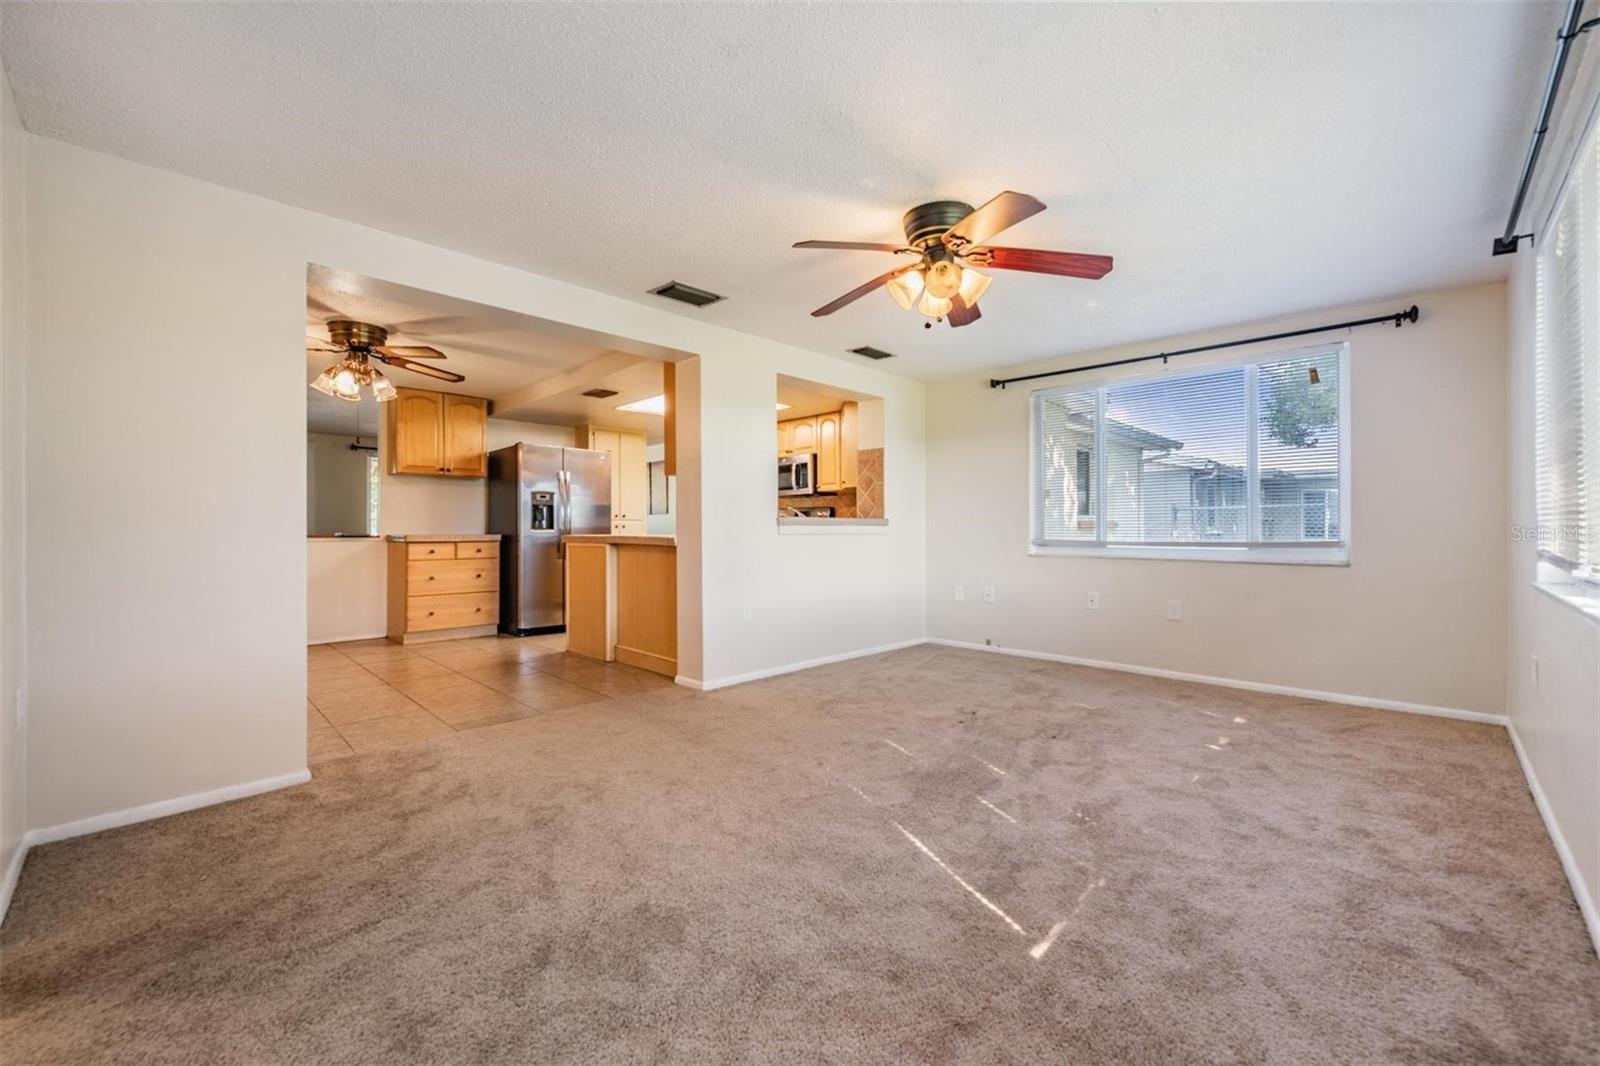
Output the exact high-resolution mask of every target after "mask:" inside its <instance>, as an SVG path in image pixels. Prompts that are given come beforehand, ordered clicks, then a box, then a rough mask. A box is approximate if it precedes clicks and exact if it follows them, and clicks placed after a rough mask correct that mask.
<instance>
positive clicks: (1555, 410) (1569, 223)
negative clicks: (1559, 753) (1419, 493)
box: [1534, 128, 1600, 584]
mask: <svg viewBox="0 0 1600 1066" xmlns="http://www.w3.org/2000/svg"><path fill="white" fill-rule="evenodd" d="M1596 143H1597V138H1596V134H1595V131H1594V129H1592V128H1591V129H1590V131H1589V133H1588V135H1587V137H1586V141H1585V143H1584V145H1583V147H1582V148H1581V149H1580V151H1579V152H1578V156H1577V158H1576V160H1575V161H1574V162H1573V166H1572V171H1571V173H1570V174H1568V176H1567V181H1566V185H1565V187H1564V188H1563V189H1562V192H1561V195H1560V197H1559V199H1558V200H1557V201H1556V206H1555V210H1554V212H1553V213H1552V214H1551V216H1550V221H1549V223H1548V224H1547V225H1546V226H1545V227H1544V230H1543V233H1542V235H1541V237H1540V246H1539V259H1538V297H1537V304H1536V318H1537V329H1538V338H1537V343H1536V349H1535V360H1534V362H1535V375H1536V382H1535V414H1534V421H1535V431H1534V432H1535V443H1534V452H1535V467H1536V468H1535V482H1536V485H1537V489H1536V494H1537V501H1538V512H1539V514H1538V517H1539V523H1538V531H1537V532H1538V546H1539V557H1540V559H1541V560H1542V562H1543V563H1544V564H1545V567H1544V568H1542V569H1547V573H1546V574H1544V575H1541V576H1542V577H1545V576H1548V577H1551V578H1553V579H1555V580H1556V581H1560V580H1564V581H1565V582H1568V583H1571V582H1573V581H1574V580H1575V579H1576V581H1577V582H1579V583H1581V584H1587V583H1593V582H1600V543H1597V541H1600V150H1597V148H1596Z"/></svg>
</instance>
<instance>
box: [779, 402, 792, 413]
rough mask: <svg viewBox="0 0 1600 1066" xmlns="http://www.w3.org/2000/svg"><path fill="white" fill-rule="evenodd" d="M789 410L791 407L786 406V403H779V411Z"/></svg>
mask: <svg viewBox="0 0 1600 1066" xmlns="http://www.w3.org/2000/svg"><path fill="white" fill-rule="evenodd" d="M788 409H789V405H788V404H786V403H783V402H781V401H780V402H779V404H778V410H780V411H787V410H788Z"/></svg>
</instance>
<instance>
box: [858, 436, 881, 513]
mask: <svg viewBox="0 0 1600 1066" xmlns="http://www.w3.org/2000/svg"><path fill="white" fill-rule="evenodd" d="M852 502H853V503H854V505H855V517H857V518H883V517H884V513H883V449H882V448H862V449H861V452H860V453H859V454H858V455H857V456H856V491H855V499H854V501H852Z"/></svg>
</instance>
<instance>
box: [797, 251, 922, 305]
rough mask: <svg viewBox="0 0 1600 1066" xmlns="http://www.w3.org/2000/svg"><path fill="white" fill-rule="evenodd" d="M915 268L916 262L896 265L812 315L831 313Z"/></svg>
mask: <svg viewBox="0 0 1600 1066" xmlns="http://www.w3.org/2000/svg"><path fill="white" fill-rule="evenodd" d="M915 269H917V264H916V263H908V264H906V265H905V266H903V267H895V268H894V269H893V270H890V271H888V272H887V273H883V274H879V275H878V276H877V277H875V278H873V279H872V280H871V281H869V282H867V283H866V284H865V285H857V286H856V287H855V288H853V289H851V290H850V291H849V292H847V293H845V294H844V295H843V296H841V297H839V298H838V299H837V300H834V301H833V302H832V303H825V304H823V305H822V306H821V307H819V308H817V309H816V310H815V311H813V312H811V317H812V318H821V317H822V316H823V315H831V314H833V313H834V312H835V311H837V310H839V308H841V307H843V306H844V305H845V304H848V303H854V302H855V301H857V300H859V299H861V298H862V297H863V296H865V295H866V294H867V293H869V292H871V291H872V290H873V289H876V288H879V287H881V286H883V285H885V284H887V283H889V282H891V281H893V280H894V279H895V278H898V277H899V276H900V275H901V274H904V273H905V272H906V271H908V270H915Z"/></svg>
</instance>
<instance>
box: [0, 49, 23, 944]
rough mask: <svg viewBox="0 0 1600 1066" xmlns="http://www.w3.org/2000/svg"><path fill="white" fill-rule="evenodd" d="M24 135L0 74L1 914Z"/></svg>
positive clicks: (11, 833) (14, 840)
mask: <svg viewBox="0 0 1600 1066" xmlns="http://www.w3.org/2000/svg"><path fill="white" fill-rule="evenodd" d="M27 141H28V136H27V134H26V133H24V132H23V129H22V124H21V122H20V121H18V119H17V111H16V107H15V106H14V105H13V103H12V100H11V84H10V82H9V81H7V80H6V76H5V71H4V70H0V917H4V915H5V909H6V905H7V904H8V903H9V902H10V899H11V888H12V885H13V884H15V879H16V876H17V873H18V870H19V869H20V867H21V863H22V855H23V850H24V849H23V845H22V834H23V831H24V830H25V829H26V828H27V758H26V740H27V736H26V734H25V733H24V732H23V729H22V726H23V723H22V722H21V720H20V714H21V708H20V707H19V706H18V702H17V699H16V693H17V692H18V691H20V690H21V689H22V688H23V687H24V685H25V676H24V672H23V668H24V663H25V655H24V649H25V647H26V644H27V641H26V635H25V627H24V621H25V618H24V602H25V597H24V580H23V565H22V563H23V553H24V532H25V527H24V521H23V515H24V511H23V507H24V504H25V502H26V501H25V499H24V494H23V470H24V465H23V446H24V427H23V387H24V382H23V365H24V358H23V351H24V347H25V343H26V332H27V330H26V327H27V321H26V315H27V274H26V266H27V264H26V251H27V248H26V240H27V231H26V224H25V219H24V212H25V210H26V207H27V195H26V180H27V173H26V160H25V155H26V151H27Z"/></svg>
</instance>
